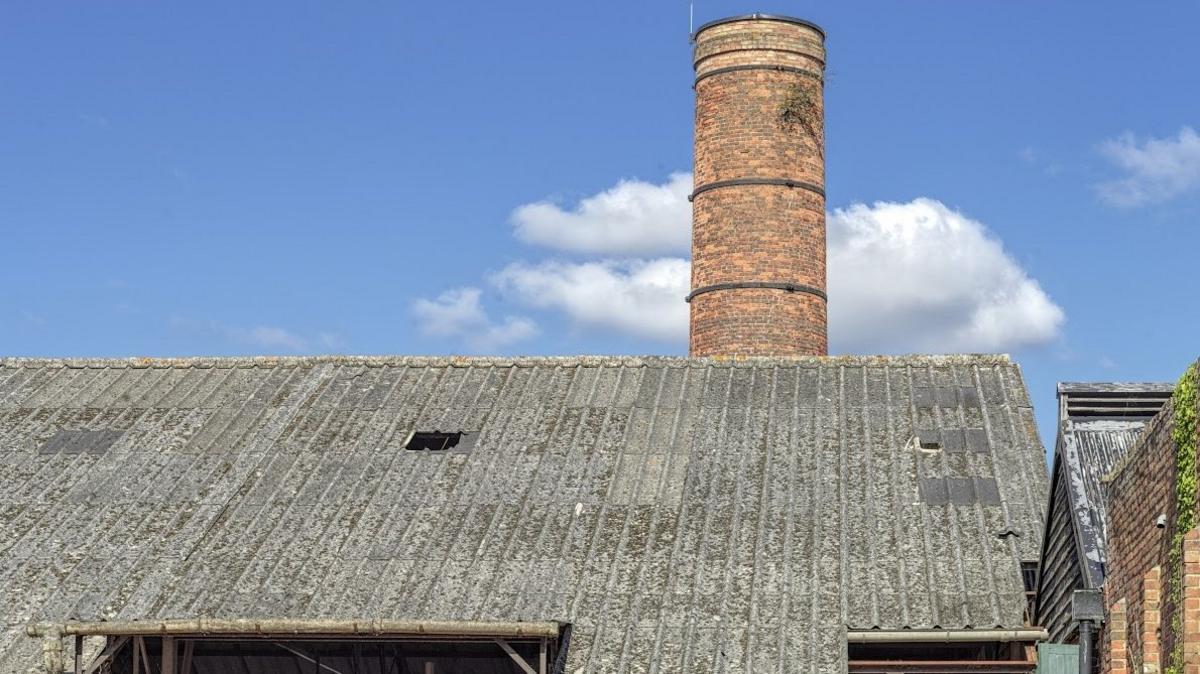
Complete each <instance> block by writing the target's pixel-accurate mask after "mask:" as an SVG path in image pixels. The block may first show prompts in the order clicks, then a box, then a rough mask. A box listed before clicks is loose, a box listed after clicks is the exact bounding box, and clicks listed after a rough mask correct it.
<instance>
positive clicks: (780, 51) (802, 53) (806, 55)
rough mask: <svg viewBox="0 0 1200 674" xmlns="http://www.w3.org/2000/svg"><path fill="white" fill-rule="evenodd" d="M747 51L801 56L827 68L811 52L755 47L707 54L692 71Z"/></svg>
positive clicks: (694, 65) (697, 62)
mask: <svg viewBox="0 0 1200 674" xmlns="http://www.w3.org/2000/svg"><path fill="white" fill-rule="evenodd" d="M747 51H758V52H761V51H769V52H775V53H777V54H791V55H793V56H799V57H802V58H807V59H812V60H813V61H814V62H816V63H820V64H821V68H822V69H824V68H825V61H824V60H822V59H821V58H819V57H817V56H816V55H815V54H813V53H812V52H810V51H801V50H799V49H781V48H779V47H763V46H753V47H743V48H741V49H724V50H721V51H719V52H714V53H712V54H705V55H704V56H701V57H700V58H698V59H696V60H695V61H694V62H693V63H692V70H699V69H700V64H701V63H704V62H705V61H707V60H709V59H711V58H715V57H718V56H722V55H725V54H733V53H735V52H747ZM760 67H761V66H760Z"/></svg>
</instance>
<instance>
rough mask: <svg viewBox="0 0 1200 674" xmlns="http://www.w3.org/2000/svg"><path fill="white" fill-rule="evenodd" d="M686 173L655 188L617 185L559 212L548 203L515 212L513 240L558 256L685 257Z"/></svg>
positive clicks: (639, 184)
mask: <svg viewBox="0 0 1200 674" xmlns="http://www.w3.org/2000/svg"><path fill="white" fill-rule="evenodd" d="M691 191H692V175H691V174H690V173H673V174H671V176H670V178H669V179H668V180H667V182H665V183H663V184H661V185H654V184H651V183H647V182H643V181H640V180H622V181H620V182H618V183H617V185H616V186H615V187H612V188H611V189H607V190H605V191H603V192H600V193H599V194H595V195H593V196H590V197H586V198H584V199H582V200H581V201H580V202H579V203H578V204H577V205H576V206H575V207H574V208H573V209H571V210H564V209H563V208H562V207H560V206H558V205H557V204H553V203H551V202H549V201H539V202H537V203H532V204H525V205H523V206H518V207H517V208H516V209H515V210H513V212H512V216H511V220H512V224H513V227H514V229H515V233H516V236H517V238H518V239H521V240H522V241H524V242H526V243H532V244H537V245H540V246H547V247H549V248H554V249H557V250H565V251H570V252H575V253H591V254H597V255H618V256H626V255H629V256H645V255H655V254H659V253H667V252H681V251H686V250H687V249H688V246H689V245H690V241H691V227H692V205H691V204H690V203H688V200H687V196H688V194H689V193H690V192H691Z"/></svg>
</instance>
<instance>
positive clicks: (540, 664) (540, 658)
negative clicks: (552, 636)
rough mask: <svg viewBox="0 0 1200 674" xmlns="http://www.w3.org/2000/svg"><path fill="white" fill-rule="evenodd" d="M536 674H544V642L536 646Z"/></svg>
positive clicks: (543, 640)
mask: <svg viewBox="0 0 1200 674" xmlns="http://www.w3.org/2000/svg"><path fill="white" fill-rule="evenodd" d="M538 674H546V640H545V639H542V641H541V643H539V644H538Z"/></svg>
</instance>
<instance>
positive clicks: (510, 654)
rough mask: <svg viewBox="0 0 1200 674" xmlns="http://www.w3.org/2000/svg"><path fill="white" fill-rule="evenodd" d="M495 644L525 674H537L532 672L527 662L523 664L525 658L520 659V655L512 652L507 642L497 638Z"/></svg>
mask: <svg viewBox="0 0 1200 674" xmlns="http://www.w3.org/2000/svg"><path fill="white" fill-rule="evenodd" d="M496 643H498V644H500V648H503V649H504V652H505V653H508V657H510V658H512V659H513V662H515V663H517V666H518V667H520V668H521V669H522V670H523V671H524V672H525V674H538V673H537V672H535V671H533V667H530V666H529V663H528V662H525V658H523V657H521V654H520V653H518V652H516V651H514V650H513V647H512V646H509V645H508V642H507V641H505V640H504V639H501V638H499V637H497V638H496Z"/></svg>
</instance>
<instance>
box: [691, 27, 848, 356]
mask: <svg viewBox="0 0 1200 674" xmlns="http://www.w3.org/2000/svg"><path fill="white" fill-rule="evenodd" d="M693 39H694V41H695V53H694V65H695V70H696V85H695V88H696V167H695V180H696V182H695V188H694V190H695V191H694V192H692V196H691V200H692V291H691V293H690V294H689V295H688V302H690V303H691V330H690V345H689V351H690V353H691V355H693V356H716V355H753V356H792V355H825V354H826V353H827V349H828V345H827V336H826V315H825V158H824V156H825V105H824V96H823V91H822V84H823V83H822V76H823V73H824V70H825V33H824V32H823V31H822V30H821V29H820V28H819V27H818V26H816V25H814V24H812V23H809V22H808V21H803V20H801V19H793V18H789V17H783V16H771V15H766V14H751V15H747V16H737V17H731V18H728V19H720V20H717V21H712V22H710V23H706V24H704V25H703V26H701V27H700V28H699V29H698V30H697V31H696V33H695V35H694V36H693Z"/></svg>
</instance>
